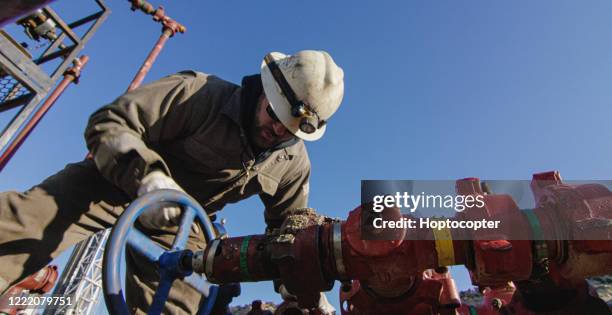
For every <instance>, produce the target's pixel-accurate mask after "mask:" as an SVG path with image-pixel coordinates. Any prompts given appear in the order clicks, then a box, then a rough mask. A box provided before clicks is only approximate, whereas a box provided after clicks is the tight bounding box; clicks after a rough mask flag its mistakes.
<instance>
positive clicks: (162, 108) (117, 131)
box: [85, 71, 206, 197]
mask: <svg viewBox="0 0 612 315" xmlns="http://www.w3.org/2000/svg"><path fill="white" fill-rule="evenodd" d="M196 79H197V80H196ZM205 82H206V78H205V76H204V75H203V74H197V73H195V72H192V71H186V72H181V73H178V74H175V75H171V76H168V77H165V78H163V79H161V80H158V81H155V82H153V83H150V84H147V85H144V86H142V87H140V88H137V89H135V90H133V91H131V92H128V93H125V94H123V95H121V96H120V97H119V98H117V99H116V100H115V101H113V102H112V103H110V104H108V105H106V106H104V107H102V108H100V109H99V110H97V111H96V112H94V113H93V114H92V115H91V117H90V118H89V123H88V126H87V128H86V130H85V140H86V142H87V148H88V149H89V150H90V152H91V153H92V154H93V157H94V161H95V163H96V166H97V167H98V169H99V170H100V172H101V173H102V175H103V176H104V177H105V178H106V179H108V180H109V181H111V182H112V183H114V184H115V185H116V186H117V187H119V188H120V189H122V190H123V191H124V192H125V193H127V194H128V196H130V197H135V196H136V192H137V191H138V187H139V185H140V180H141V179H142V178H143V177H144V176H145V175H147V174H148V173H150V172H151V171H152V170H155V169H158V170H162V171H164V172H165V173H166V174H167V175H169V176H170V175H171V174H170V171H169V170H168V167H167V166H166V164H165V162H164V161H163V159H162V157H161V156H160V155H159V154H158V153H156V152H155V151H153V150H152V149H151V148H150V145H151V144H155V143H162V142H164V141H169V140H173V139H176V138H180V137H184V136H185V135H186V134H189V132H190V129H191V128H194V124H195V123H194V122H193V118H192V117H193V116H199V117H201V116H202V115H204V116H205V115H206V113H202V112H201V111H202V109H201V108H200V109H197V111H198V113H197V114H195V113H194V106H195V105H196V103H197V102H195V101H194V100H193V99H192V96H193V95H194V93H196V92H198V94H206V91H200V88H201V87H202V86H203V85H204V83H205ZM202 90H205V89H202ZM201 97H204V98H206V95H200V96H199V97H198V98H201ZM200 107H202V106H200ZM204 107H206V106H204Z"/></svg>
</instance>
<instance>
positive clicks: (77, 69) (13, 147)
mask: <svg viewBox="0 0 612 315" xmlns="http://www.w3.org/2000/svg"><path fill="white" fill-rule="evenodd" d="M88 60H89V57H88V56H81V57H79V58H78V59H75V60H74V65H73V66H72V67H70V68H68V70H66V72H64V79H62V81H61V82H60V83H59V84H58V85H57V87H56V88H55V89H54V90H53V92H52V93H51V94H50V95H49V97H48V98H47V100H46V101H45V102H44V103H43V104H42V105H41V106H40V108H39V109H38V110H37V111H36V112H35V113H34V115H33V116H32V118H31V119H30V120H29V121H28V123H27V124H26V125H25V126H24V127H23V129H22V130H21V131H20V132H19V134H17V136H16V137H15V138H13V141H11V143H10V144H9V146H8V147H7V149H6V150H5V151H4V153H2V156H0V172H1V171H2V170H3V169H4V167H5V166H6V164H7V163H8V161H9V160H10V159H11V157H13V155H14V154H15V152H16V151H17V150H18V149H19V147H21V145H22V144H23V142H24V141H25V140H26V138H27V137H28V136H29V135H30V133H31V132H32V130H33V129H34V128H35V127H36V125H38V123H39V122H40V120H41V119H42V118H43V117H44V116H45V114H46V113H47V112H48V111H49V109H50V108H51V106H53V104H55V101H57V99H58V98H59V96H60V95H62V93H63V92H64V90H65V89H66V88H67V87H68V85H70V83H72V82H75V83H78V79H79V77H80V75H81V69H83V67H84V66H85V64H86V63H87V61H88Z"/></svg>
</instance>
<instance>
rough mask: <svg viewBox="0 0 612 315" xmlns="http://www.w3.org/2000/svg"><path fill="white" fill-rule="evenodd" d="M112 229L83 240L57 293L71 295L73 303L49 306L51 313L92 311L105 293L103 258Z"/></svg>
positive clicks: (81, 314) (64, 273) (63, 276)
mask: <svg viewBox="0 0 612 315" xmlns="http://www.w3.org/2000/svg"><path fill="white" fill-rule="evenodd" d="M109 234H110V230H108V229H107V230H103V231H100V232H98V233H96V234H94V235H92V236H91V237H90V238H88V239H87V240H85V241H83V242H81V243H79V244H78V245H77V246H76V248H75V249H74V251H73V252H72V255H71V256H70V258H69V260H68V261H69V263H68V265H67V266H66V269H65V270H64V272H63V273H62V276H61V279H60V282H59V284H58V285H57V288H56V289H55V291H54V292H53V293H54V294H61V295H63V296H70V297H72V299H73V304H72V305H71V306H68V305H66V306H64V307H62V308H57V309H47V310H45V312H44V315H51V314H79V315H86V314H92V311H93V310H94V308H95V306H96V305H97V304H98V302H99V301H100V300H101V297H102V258H103V256H104V244H105V243H106V240H107V239H108V236H109Z"/></svg>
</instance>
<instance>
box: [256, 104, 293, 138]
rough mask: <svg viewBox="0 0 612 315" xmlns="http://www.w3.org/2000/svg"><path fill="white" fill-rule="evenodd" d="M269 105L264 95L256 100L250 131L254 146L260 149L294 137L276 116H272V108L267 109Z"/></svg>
mask: <svg viewBox="0 0 612 315" xmlns="http://www.w3.org/2000/svg"><path fill="white" fill-rule="evenodd" d="M269 106H270V103H269V102H268V99H267V98H266V97H265V96H261V97H260V98H259V101H258V102H257V109H256V110H255V123H254V124H253V130H252V131H251V132H252V134H251V140H252V141H253V143H254V144H255V145H256V146H258V147H260V148H262V149H269V148H272V147H274V146H276V145H278V144H280V143H283V142H285V141H288V140H290V139H291V138H293V137H294V136H293V134H292V133H291V132H289V130H287V128H285V126H284V125H283V124H282V123H281V122H280V121H278V118H276V117H273V116H274V114H273V112H272V108H270V109H268V107H269ZM268 112H270V113H268Z"/></svg>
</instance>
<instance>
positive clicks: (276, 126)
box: [272, 121, 289, 139]
mask: <svg viewBox="0 0 612 315" xmlns="http://www.w3.org/2000/svg"><path fill="white" fill-rule="evenodd" d="M272 130H274V134H275V135H276V136H277V137H278V138H281V139H282V138H284V137H286V136H287V135H288V134H289V130H287V128H285V126H284V125H283V124H282V123H281V122H278V121H275V122H274V123H273V124H272Z"/></svg>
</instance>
